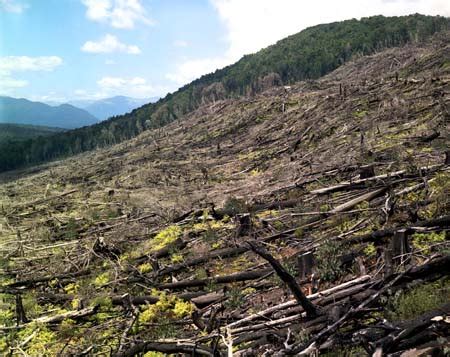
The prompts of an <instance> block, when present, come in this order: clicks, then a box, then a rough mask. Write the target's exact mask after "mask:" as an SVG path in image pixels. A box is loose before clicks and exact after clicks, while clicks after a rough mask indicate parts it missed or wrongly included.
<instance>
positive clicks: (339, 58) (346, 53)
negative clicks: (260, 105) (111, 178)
mask: <svg viewBox="0 0 450 357" xmlns="http://www.w3.org/2000/svg"><path fill="white" fill-rule="evenodd" d="M449 24H450V19H448V18H444V17H439V16H438V17H431V16H423V15H411V16H404V17H388V18H387V17H383V16H375V17H370V18H363V19H361V20H348V21H343V22H338V23H332V24H325V25H319V26H314V27H311V28H308V29H306V30H304V31H302V32H300V33H298V34H296V35H293V36H290V37H288V38H286V39H284V40H281V41H279V42H278V43H276V44H275V45H273V46H270V47H268V48H266V49H263V50H261V51H259V52H258V53H255V54H252V55H248V56H245V57H243V58H242V59H241V60H240V61H238V62H237V63H235V64H233V65H231V66H228V67H226V68H224V69H222V70H218V71H216V72H215V73H212V74H209V75H206V76H203V77H201V78H199V79H197V80H195V81H193V82H192V83H190V84H188V85H186V86H184V87H183V88H180V89H179V90H178V91H177V92H175V93H173V94H169V95H167V96H166V97H165V98H164V99H161V100H159V101H158V102H157V103H155V104H149V105H145V106H143V107H141V108H139V109H136V110H134V111H132V112H131V113H130V114H127V115H123V116H118V117H113V118H111V119H109V120H107V121H104V122H102V123H100V124H97V125H93V126H90V127H88V128H83V129H78V130H75V131H71V132H69V133H64V134H61V135H59V136H57V137H52V139H51V141H50V140H49V141H42V140H41V141H36V142H34V143H33V144H32V145H20V144H18V145H16V146H14V147H9V148H2V147H0V153H1V152H2V151H3V152H4V151H5V150H10V151H11V152H14V153H15V155H14V156H11V155H8V156H4V155H3V156H2V155H1V154H0V171H4V170H8V169H12V168H17V167H21V166H24V165H27V164H35V163H38V162H43V161H48V160H52V159H55V158H58V157H63V156H68V155H72V154H74V153H80V152H83V151H87V150H92V149H95V148H98V147H101V146H107V145H111V144H114V143H118V142H121V141H123V140H126V139H129V138H132V137H134V136H136V135H138V134H139V133H141V132H142V131H144V130H145V129H146V128H158V127H162V126H164V125H166V124H168V123H170V122H172V121H174V120H176V119H178V118H182V117H183V116H184V115H185V114H187V113H189V112H191V111H193V110H195V109H196V108H198V107H199V106H201V105H204V104H207V103H212V102H214V101H217V100H222V99H225V98H236V97H239V96H240V95H243V94H256V93H259V92H261V91H263V90H265V89H267V88H270V87H271V86H277V85H278V86H279V85H281V84H290V83H293V82H295V81H298V80H303V79H308V78H309V79H313V78H318V77H320V76H322V75H324V74H326V73H329V72H330V71H332V70H334V69H336V68H337V67H338V66H340V65H341V64H342V63H345V62H346V61H348V60H349V59H350V58H352V57H355V56H356V57H357V56H361V55H364V54H370V53H374V52H376V51H378V50H381V49H383V48H389V47H393V46H398V45H403V44H405V43H407V42H413V43H417V42H420V41H425V40H427V39H428V38H429V37H430V36H432V35H433V34H434V33H436V32H439V31H442V30H445V29H448V28H449ZM31 147H32V148H33V149H32V151H31V149H30V148H31Z"/></svg>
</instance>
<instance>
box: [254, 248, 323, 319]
mask: <svg viewBox="0 0 450 357" xmlns="http://www.w3.org/2000/svg"><path fill="white" fill-rule="evenodd" d="M247 244H248V245H249V247H250V249H251V250H252V251H253V252H255V253H256V254H258V255H259V256H260V257H261V258H263V259H265V260H267V261H268V262H269V264H270V265H271V266H272V268H273V270H275V272H276V273H277V275H278V276H279V277H280V279H281V280H282V281H283V282H284V283H286V285H287V286H288V287H289V289H290V290H291V291H292V294H293V295H294V297H295V299H296V300H297V301H298V303H299V304H300V305H301V306H302V307H303V309H305V311H306V316H308V317H316V316H318V315H319V311H318V309H317V307H316V306H315V305H314V304H313V303H311V301H309V300H308V298H307V297H306V296H305V294H303V292H302V290H301V289H300V287H299V286H298V284H297V282H296V281H295V278H294V277H293V276H292V275H291V274H289V272H288V271H287V270H286V269H285V268H284V267H283V266H282V265H281V263H280V262H279V261H278V260H276V259H275V258H274V257H273V256H272V254H270V253H269V252H268V251H267V250H266V249H265V248H264V247H262V246H261V245H259V244H258V243H257V242H255V241H249V242H247Z"/></svg>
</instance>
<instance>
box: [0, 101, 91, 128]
mask: <svg viewBox="0 0 450 357" xmlns="http://www.w3.org/2000/svg"><path fill="white" fill-rule="evenodd" d="M0 123H9V124H28V125H38V126H48V127H60V128H63V129H75V128H79V127H82V126H87V125H92V124H95V123H98V119H97V118H95V117H94V116H93V115H92V114H90V113H88V112H87V111H85V110H83V109H80V108H77V107H74V106H73V105H70V104H60V105H58V106H56V107H53V106H50V105H48V104H45V103H42V102H35V101H31V100H28V99H25V98H12V97H7V96H0Z"/></svg>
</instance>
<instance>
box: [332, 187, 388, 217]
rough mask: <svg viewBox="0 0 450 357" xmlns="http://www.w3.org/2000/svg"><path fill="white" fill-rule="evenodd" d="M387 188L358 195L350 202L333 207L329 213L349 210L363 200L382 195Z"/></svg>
mask: <svg viewBox="0 0 450 357" xmlns="http://www.w3.org/2000/svg"><path fill="white" fill-rule="evenodd" d="M386 190H387V187H383V188H380V189H378V190H375V191H372V192H368V193H366V194H364V195H361V196H358V197H356V198H354V199H353V200H350V201H348V202H345V203H343V204H341V205H339V206H337V207H335V208H333V209H332V210H331V211H329V213H330V214H334V213H339V212H345V211H348V210H349V209H352V208H353V207H355V206H356V205H359V204H360V203H361V202H364V201H370V200H372V199H373V198H375V197H378V196H380V195H381V194H383V193H384V192H386Z"/></svg>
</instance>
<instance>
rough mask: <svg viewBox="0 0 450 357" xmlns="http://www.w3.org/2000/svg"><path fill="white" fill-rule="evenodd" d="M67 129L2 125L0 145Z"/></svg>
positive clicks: (0, 125) (0, 126)
mask: <svg viewBox="0 0 450 357" xmlns="http://www.w3.org/2000/svg"><path fill="white" fill-rule="evenodd" d="M64 131H65V129H60V128H52V127H47V126H39V125H26V124H4V123H0V143H7V142H11V141H21V140H27V139H32V138H36V137H38V136H48V135H53V134H56V133H60V132H64Z"/></svg>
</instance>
